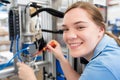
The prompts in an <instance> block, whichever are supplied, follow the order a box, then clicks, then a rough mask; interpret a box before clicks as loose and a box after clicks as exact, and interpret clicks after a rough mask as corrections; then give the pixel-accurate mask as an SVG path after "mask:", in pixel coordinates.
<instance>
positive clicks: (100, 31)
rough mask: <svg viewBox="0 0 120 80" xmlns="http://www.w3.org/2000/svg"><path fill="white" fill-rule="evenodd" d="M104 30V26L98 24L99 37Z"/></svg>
mask: <svg viewBox="0 0 120 80" xmlns="http://www.w3.org/2000/svg"><path fill="white" fill-rule="evenodd" d="M104 32H105V28H104V27H102V26H100V27H99V37H100V36H102V35H103V34H104Z"/></svg>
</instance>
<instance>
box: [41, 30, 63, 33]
mask: <svg viewBox="0 0 120 80" xmlns="http://www.w3.org/2000/svg"><path fill="white" fill-rule="evenodd" d="M42 31H43V32H49V33H55V34H56V33H57V34H63V30H58V31H52V30H47V29H42Z"/></svg>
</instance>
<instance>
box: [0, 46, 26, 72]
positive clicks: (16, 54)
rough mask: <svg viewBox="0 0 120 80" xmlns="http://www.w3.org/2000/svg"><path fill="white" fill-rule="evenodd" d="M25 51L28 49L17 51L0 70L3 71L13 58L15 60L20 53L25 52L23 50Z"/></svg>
mask: <svg viewBox="0 0 120 80" xmlns="http://www.w3.org/2000/svg"><path fill="white" fill-rule="evenodd" d="M27 49H28V48H24V49H22V50H19V51H18V52H16V53H15V55H14V56H13V57H12V59H10V60H9V61H8V63H6V64H5V65H4V66H3V67H2V68H0V70H2V69H4V68H6V67H7V66H8V65H10V63H11V62H12V60H13V59H14V58H16V57H17V56H18V55H19V54H20V53H22V52H23V51H25V50H27Z"/></svg>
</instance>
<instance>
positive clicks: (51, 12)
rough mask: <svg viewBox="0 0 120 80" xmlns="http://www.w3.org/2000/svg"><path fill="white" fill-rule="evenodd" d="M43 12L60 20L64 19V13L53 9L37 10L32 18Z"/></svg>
mask: <svg viewBox="0 0 120 80" xmlns="http://www.w3.org/2000/svg"><path fill="white" fill-rule="evenodd" d="M42 11H46V12H48V13H50V14H51V15H53V16H56V17H59V18H63V17H64V13H63V12H60V11H57V10H55V9H52V8H40V9H39V10H37V11H36V12H34V13H33V14H31V17H34V16H35V15H37V14H38V13H40V12H42Z"/></svg>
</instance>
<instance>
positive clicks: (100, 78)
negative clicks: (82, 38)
mask: <svg viewBox="0 0 120 80" xmlns="http://www.w3.org/2000/svg"><path fill="white" fill-rule="evenodd" d="M79 80H120V47H119V45H118V44H117V43H116V41H115V40H114V39H113V38H111V37H109V36H108V35H104V37H103V38H102V40H101V41H100V42H99V44H98V45H97V47H96V48H95V51H94V55H93V57H92V59H91V60H90V61H89V63H88V64H87V65H86V67H85V69H84V71H83V73H82V74H81V76H80V78H79Z"/></svg>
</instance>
